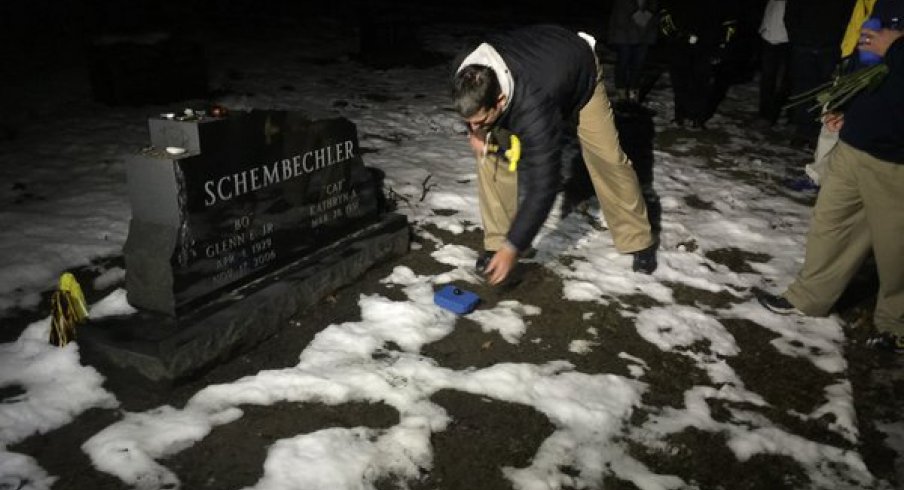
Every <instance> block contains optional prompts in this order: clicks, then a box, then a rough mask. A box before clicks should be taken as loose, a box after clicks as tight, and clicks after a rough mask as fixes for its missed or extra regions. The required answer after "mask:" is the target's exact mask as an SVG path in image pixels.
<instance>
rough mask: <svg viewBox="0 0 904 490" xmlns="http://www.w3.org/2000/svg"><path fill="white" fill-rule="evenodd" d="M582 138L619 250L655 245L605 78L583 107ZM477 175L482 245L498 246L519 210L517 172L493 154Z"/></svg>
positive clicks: (584, 154)
mask: <svg viewBox="0 0 904 490" xmlns="http://www.w3.org/2000/svg"><path fill="white" fill-rule="evenodd" d="M578 138H579V139H580V141H581V153H582V155H583V157H584V163H586V165H587V170H588V172H589V173H590V179H591V181H592V182H593V189H594V190H595V191H596V197H597V198H598V199H599V201H600V208H601V209H602V211H603V216H604V217H605V219H606V224H607V225H608V226H609V229H610V230H611V231H612V239H613V241H614V242H615V248H616V250H618V251H619V252H621V253H631V252H637V251H639V250H643V249H645V248H647V247H649V246H650V245H652V244H653V236H652V234H651V233H650V222H649V220H648V219H647V208H646V204H645V203H644V200H643V195H642V194H641V191H640V184H639V182H638V181H637V174H636V173H635V172H634V168H633V167H632V166H631V161H630V160H629V159H628V157H627V155H625V153H624V152H623V151H622V149H621V146H620V145H619V142H618V131H616V129H615V121H614V119H613V117H612V106H611V105H610V104H609V99H608V98H607V97H606V91H605V89H604V88H603V85H602V82H600V83H597V86H596V89H595V90H594V92H593V97H591V99H590V101H589V102H587V105H585V106H584V107H583V108H582V109H581V113H580V120H579V122H578ZM557 163H558V162H557ZM477 177H478V178H477V181H478V186H479V188H480V215H481V218H482V220H483V230H484V248H485V249H486V250H493V251H495V250H499V248H500V247H502V245H503V243H504V242H505V235H506V233H508V230H509V227H510V226H511V224H512V221H513V220H514V218H515V212H516V211H517V209H518V177H517V173H516V172H509V171H508V169H507V168H506V165H505V164H504V163H502V162H497V161H496V160H495V158H494V157H492V156H490V157H487V158H486V159H485V161H484V162H482V163H481V162H480V161H479V160H478V163H477Z"/></svg>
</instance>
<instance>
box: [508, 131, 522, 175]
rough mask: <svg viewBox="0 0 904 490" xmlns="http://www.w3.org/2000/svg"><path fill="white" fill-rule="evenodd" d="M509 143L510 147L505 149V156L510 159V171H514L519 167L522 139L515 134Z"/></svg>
mask: <svg viewBox="0 0 904 490" xmlns="http://www.w3.org/2000/svg"><path fill="white" fill-rule="evenodd" d="M509 143H510V145H509V149H508V150H505V158H508V161H509V166H508V170H509V172H514V171H515V170H517V169H518V160H520V159H521V140H519V139H518V137H517V136H515V135H514V134H513V135H512V137H511V138H510V139H509Z"/></svg>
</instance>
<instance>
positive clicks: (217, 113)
mask: <svg viewBox="0 0 904 490" xmlns="http://www.w3.org/2000/svg"><path fill="white" fill-rule="evenodd" d="M228 112H229V111H228V110H227V109H226V108H225V107H223V106H221V105H212V106H210V115H211V116H212V117H226V114H227V113H228Z"/></svg>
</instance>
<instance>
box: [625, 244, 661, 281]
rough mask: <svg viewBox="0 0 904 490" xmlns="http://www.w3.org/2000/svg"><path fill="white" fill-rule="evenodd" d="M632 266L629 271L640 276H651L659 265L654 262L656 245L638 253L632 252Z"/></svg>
mask: <svg viewBox="0 0 904 490" xmlns="http://www.w3.org/2000/svg"><path fill="white" fill-rule="evenodd" d="M633 255H634V264H632V265H631V269H633V270H634V272H639V273H641V274H652V273H653V271H655V270H656V266H657V265H659V264H658V263H657V262H656V245H655V244H654V245H651V246H649V247H647V248H645V249H643V250H641V251H639V252H634V254H633Z"/></svg>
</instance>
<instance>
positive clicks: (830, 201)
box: [784, 141, 904, 335]
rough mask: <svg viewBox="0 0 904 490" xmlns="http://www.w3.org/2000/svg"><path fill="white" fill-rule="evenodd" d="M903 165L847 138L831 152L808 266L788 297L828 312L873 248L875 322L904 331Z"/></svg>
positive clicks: (816, 312) (812, 311) (807, 309)
mask: <svg viewBox="0 0 904 490" xmlns="http://www.w3.org/2000/svg"><path fill="white" fill-rule="evenodd" d="M902 194H904V165H900V164H895V163H890V162H886V161H883V160H879V159H878V158H875V157H873V156H871V155H869V154H868V153H865V152H863V151H860V150H858V149H856V148H854V147H852V146H850V145H848V144H847V143H845V142H843V141H839V142H838V146H837V147H836V148H835V150H834V151H833V152H832V154H831V159H830V160H829V164H828V168H827V169H826V172H825V175H824V176H823V178H822V187H821V188H820V190H819V196H818V197H817V200H816V206H815V208H814V210H813V218H812V220H811V222H810V231H809V233H808V234H807V251H806V258H805V259H804V265H803V268H802V269H801V271H800V272H799V273H798V275H797V279H796V280H795V281H794V283H793V284H791V286H790V287H789V288H788V291H787V292H785V295H784V296H785V298H786V299H787V300H788V301H790V302H791V304H793V305H794V306H795V307H796V308H797V309H798V310H800V311H801V312H803V313H805V314H807V315H811V316H825V315H827V314H828V313H829V310H830V309H831V308H832V306H833V305H834V304H835V301H837V300H838V297H839V296H841V293H842V292H844V289H845V288H846V287H847V285H848V283H849V282H850V280H851V278H852V277H854V274H856V273H857V270H858V269H859V268H860V265H861V264H862V263H863V260H864V259H865V258H866V256H867V254H869V252H870V249H872V251H873V254H874V255H875V257H876V265H877V266H878V269H879V295H878V298H877V303H876V312H875V316H874V322H875V324H876V328H877V329H878V330H880V331H884V332H891V333H893V334H895V335H904V210H902V206H901V202H902V201H901V195H902Z"/></svg>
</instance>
